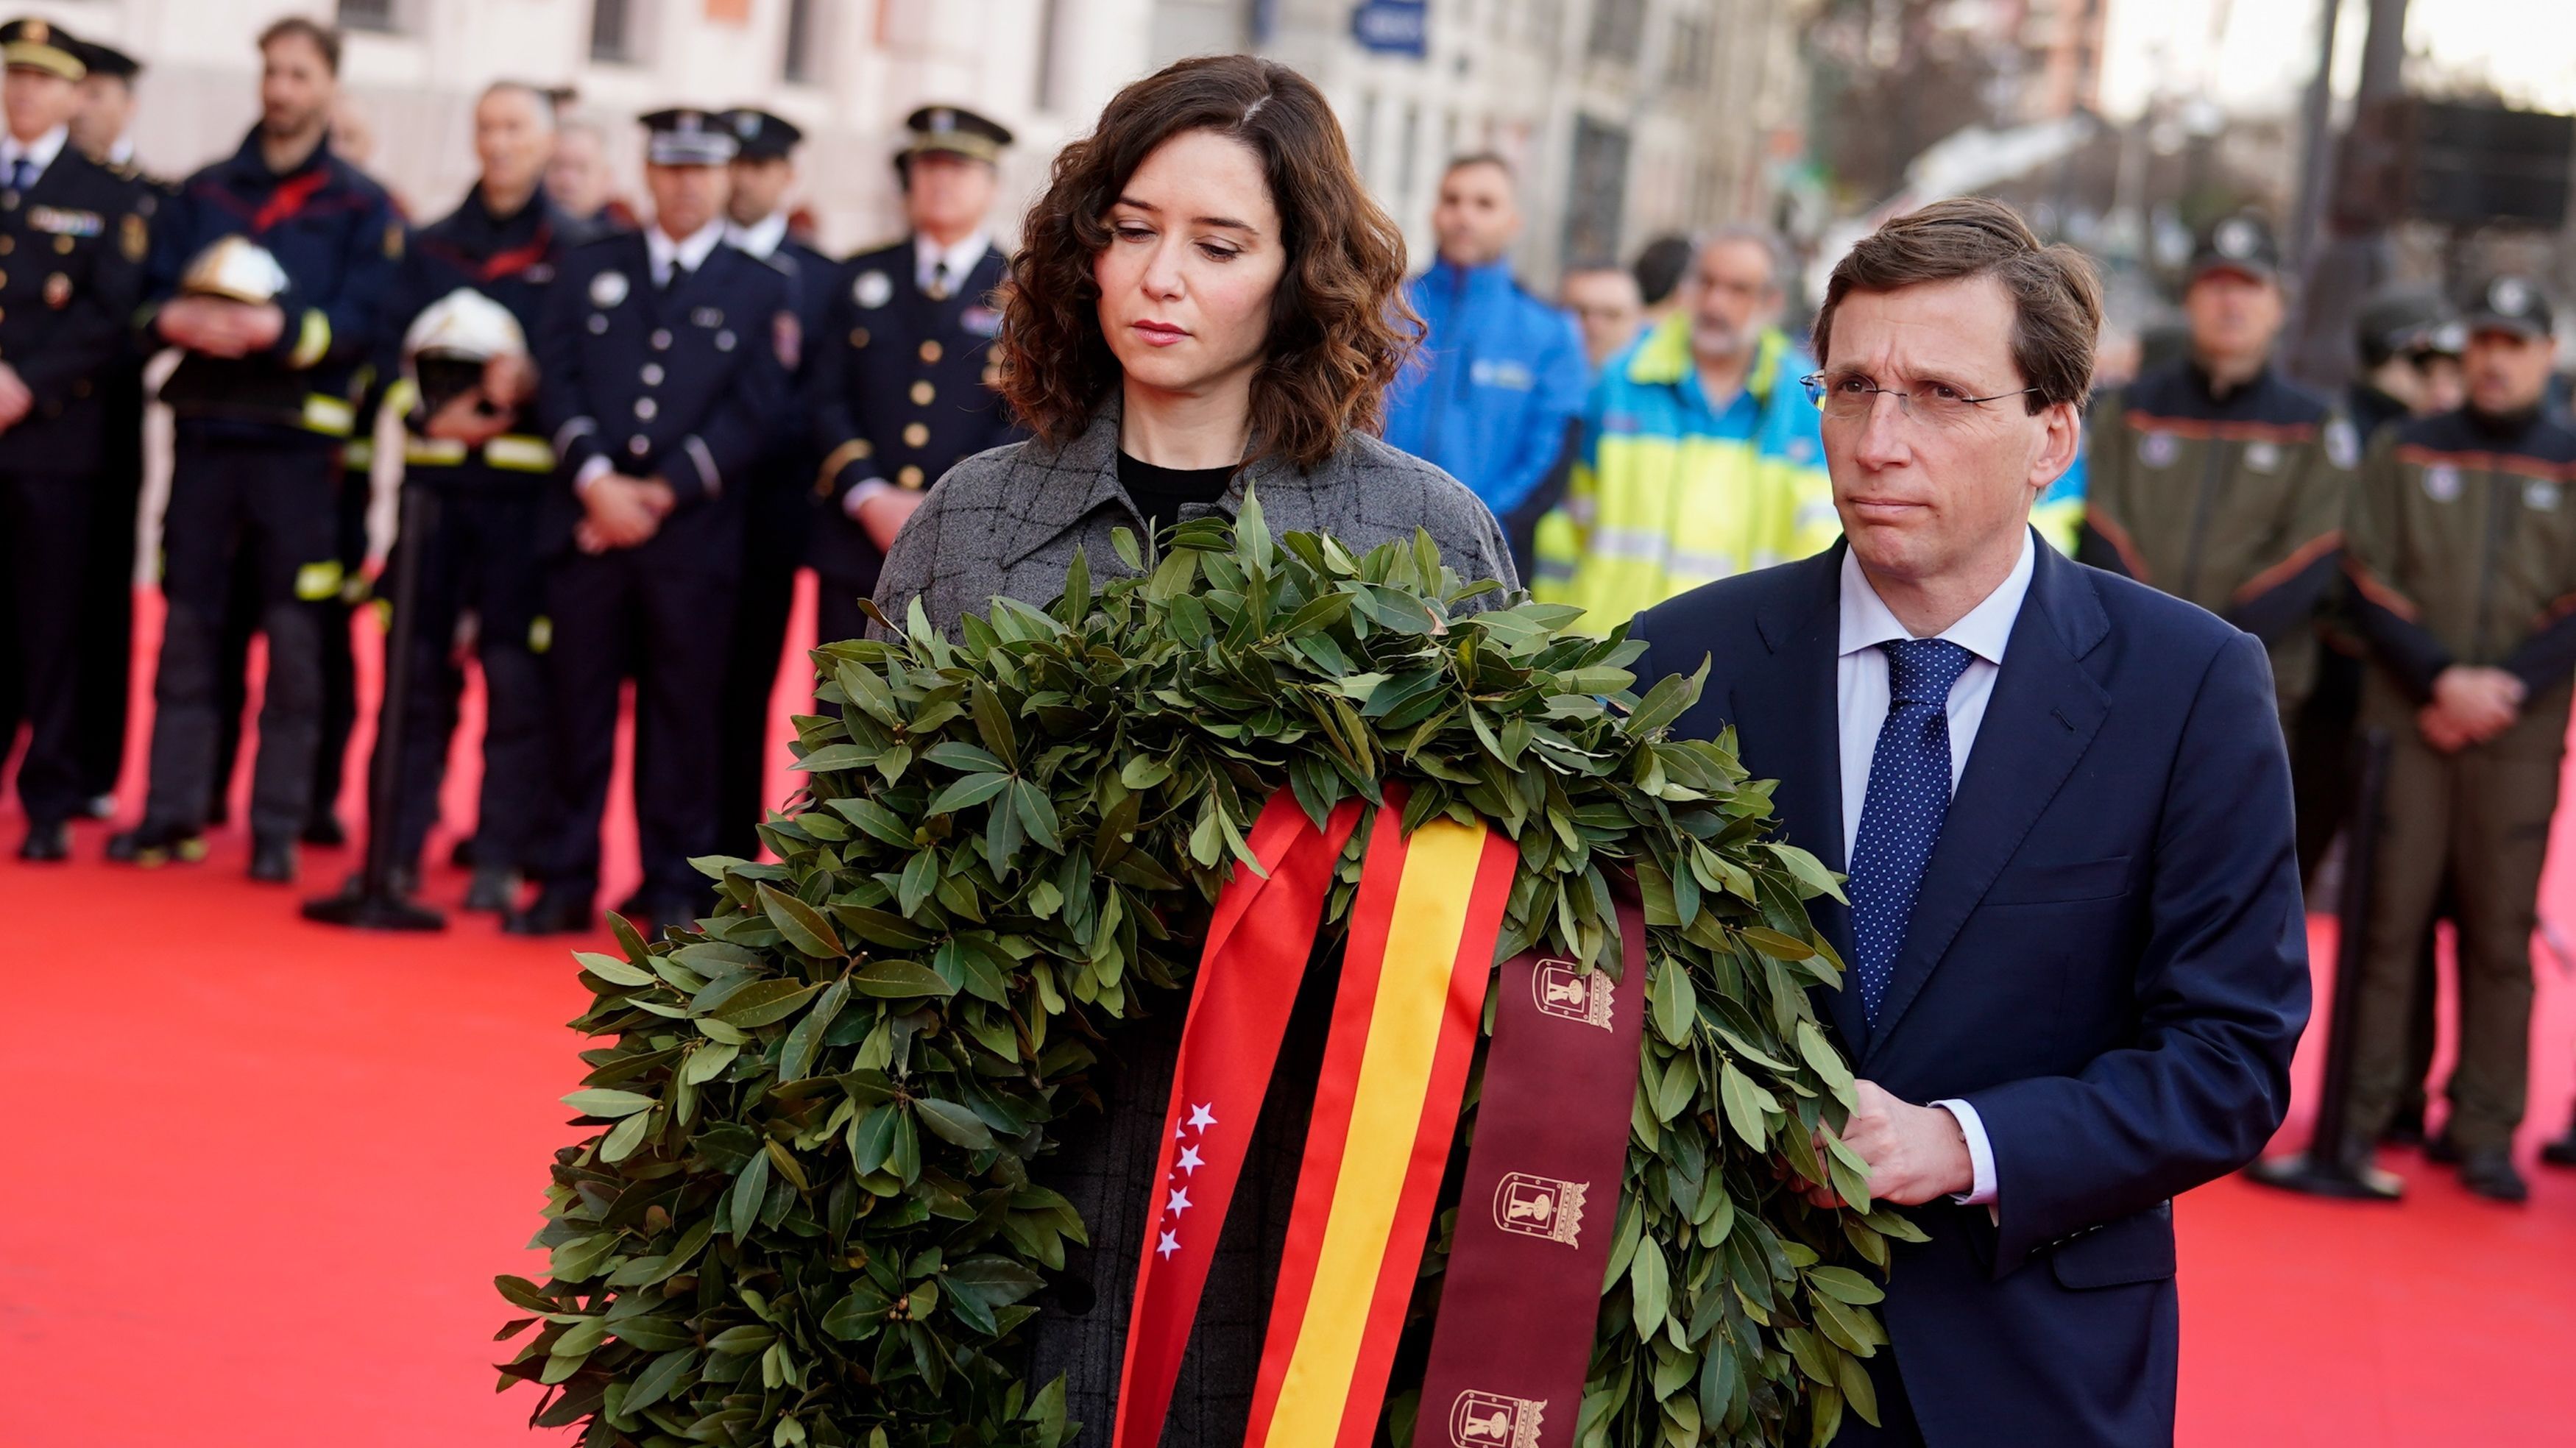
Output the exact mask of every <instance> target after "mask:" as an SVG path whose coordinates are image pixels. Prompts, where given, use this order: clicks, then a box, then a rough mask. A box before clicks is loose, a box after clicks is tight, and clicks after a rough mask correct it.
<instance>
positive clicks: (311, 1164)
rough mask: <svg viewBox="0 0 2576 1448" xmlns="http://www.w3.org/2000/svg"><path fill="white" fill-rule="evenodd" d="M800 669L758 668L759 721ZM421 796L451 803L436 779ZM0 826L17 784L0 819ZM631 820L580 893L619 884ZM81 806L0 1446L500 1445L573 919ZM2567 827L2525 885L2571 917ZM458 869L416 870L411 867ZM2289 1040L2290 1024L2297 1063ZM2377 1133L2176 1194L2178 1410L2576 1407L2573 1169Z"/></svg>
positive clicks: (2434, 1412) (32, 981) (2558, 1437)
mask: <svg viewBox="0 0 2576 1448" xmlns="http://www.w3.org/2000/svg"><path fill="white" fill-rule="evenodd" d="M798 617H799V620H800V624H799V632H800V635H801V634H803V633H805V632H809V631H810V627H811V625H810V622H806V621H807V620H810V618H811V612H810V608H809V607H806V606H803V605H802V604H800V609H799V614H798ZM146 658H147V660H148V655H147V656H146ZM362 667H366V668H369V669H371V667H372V664H371V661H367V662H365V663H362ZM801 697H802V692H801V683H800V682H799V681H798V680H797V679H796V678H795V677H794V676H793V671H791V672H790V673H789V674H785V675H782V690H781V693H780V695H779V696H778V703H779V704H780V705H781V706H782V707H781V710H780V713H781V716H782V720H783V715H784V706H786V705H787V704H789V703H790V702H791V701H793V700H796V699H800V698H801ZM781 728H782V734H783V730H784V725H783V722H782V726H781ZM139 729H140V724H139V721H138V739H139ZM353 757H355V758H358V759H363V758H364V734H363V732H362V735H361V740H360V747H359V752H358V753H357V754H356V755H355V756H353ZM467 757H468V758H469V759H470V755H468V756H467ZM783 759H784V749H783V739H782V746H781V761H782V763H783ZM352 778H353V780H354V779H355V778H356V772H355V771H353V774H352ZM139 782H140V771H139V769H138V770H137V771H136V772H135V775H134V776H133V778H132V779H131V780H130V784H129V788H130V789H132V788H135V787H139ZM619 788H620V790H621V791H622V790H623V788H624V786H623V784H622V783H621V785H620V786H619ZM787 788H788V786H787V781H786V778H785V776H784V774H783V773H782V774H781V776H780V778H779V782H778V787H777V789H776V790H775V791H774V793H776V794H777V795H778V797H781V798H783V797H784V796H785V794H786V792H787ZM353 791H354V785H353ZM449 800H450V809H451V816H452V817H453V818H455V819H458V820H465V819H468V818H470V814H471V810H472V794H471V790H470V787H469V781H468V780H467V779H464V778H459V779H457V780H455V781H453V782H452V783H451V787H450V790H449ZM135 803H136V801H135V800H133V799H131V798H130V799H129V801H128V809H129V813H131V811H132V809H133V808H134V806H135ZM357 806H358V801H357V800H356V799H355V798H354V797H353V798H352V799H350V800H349V801H347V802H346V806H345V807H346V809H347V810H348V813H349V817H350V818H351V819H352V820H353V821H355V820H356V819H357V818H358V817H359V811H358V807H357ZM621 813H622V812H621ZM2570 814H2571V815H2576V812H2570ZM19 828H20V825H19V821H18V819H17V816H16V813H15V808H14V801H13V803H12V805H11V807H10V808H9V810H8V812H7V813H6V814H5V815H0V842H5V844H6V845H7V846H8V847H9V848H11V849H14V848H15V845H16V842H17V837H18V831H19ZM2571 829H2576V819H2571V818H2565V817H2563V818H2562V820H2561V837H2560V840H2559V844H2560V845H2561V846H2568V845H2571V844H2576V840H2571V839H2570V838H2569V837H2568V833H2567V832H2568V831H2569V830H2571ZM625 830H626V826H625V825H624V824H623V823H622V819H621V823H620V825H619V827H618V838H619V840H620V846H619V848H618V850H617V853H616V854H615V856H614V857H613V858H614V859H615V860H616V861H617V862H618V863H617V864H616V865H615V867H614V868H613V869H612V872H611V873H612V876H614V877H615V878H612V879H610V880H609V881H608V882H607V890H608V891H609V892H610V896H611V898H615V894H616V893H617V892H620V891H622V890H624V889H625V888H628V887H630V886H631V884H632V880H633V849H632V843H631V840H627V839H625V838H624V836H625ZM105 834H106V827H104V826H83V827H82V828H81V829H80V831H79V839H78V848H79V850H80V854H81V860H80V862H79V863H77V864H75V865H73V866H71V867H69V868H45V869H38V868H35V867H30V866H24V865H20V864H18V863H16V861H15V860H14V859H9V858H6V857H0V921H5V926H0V929H5V932H6V934H5V942H6V943H5V944H0V1000H5V1001H6V1002H7V1004H8V1006H9V1008H10V1013H11V1015H10V1025H9V1027H8V1029H7V1035H6V1037H5V1041H6V1044H5V1046H0V1095H5V1098H6V1099H7V1100H9V1101H10V1102H11V1103H12V1104H13V1105H14V1106H15V1108H16V1110H15V1112H14V1113H13V1114H14V1116H15V1118H16V1121H15V1125H14V1129H13V1131H12V1132H11V1134H10V1138H9V1146H10V1148H11V1149H10V1150H9V1152H8V1155H7V1158H6V1166H5V1167H0V1385H5V1389H6V1393H5V1406H0V1445H5V1448H281V1445H284V1448H305V1445H317V1448H318V1445H323V1444H332V1445H341V1444H365V1445H370V1448H375V1445H383V1448H412V1445H418V1448H470V1445H481V1444H511V1443H523V1442H528V1441H530V1435H529V1434H528V1433H527V1431H526V1429H525V1428H524V1426H523V1425H524V1423H525V1421H526V1416H527V1413H528V1410H529V1407H530V1404H531V1403H532V1402H533V1398H532V1397H531V1396H529V1395H528V1393H527V1391H526V1390H525V1389H519V1390H515V1391H513V1392H512V1393H510V1394H507V1395H503V1396H495V1395H494V1393H493V1392H492V1382H493V1374H492V1373H491V1372H490V1370H489V1367H488V1364H490V1363H492V1362H494V1361H497V1360H498V1359H499V1357H500V1356H501V1355H502V1349H501V1348H500V1347H499V1345H497V1344H494V1343H493V1342H491V1341H490V1338H491V1334H492V1332H493V1330H494V1329H495V1328H496V1327H498V1326H499V1324H500V1323H501V1322H502V1321H503V1319H504V1318H505V1317H507V1316H508V1315H509V1314H508V1312H507V1310H506V1309H505V1307H504V1305H503V1304H502V1303H501V1302H500V1301H499V1300H498V1299H497V1298H496V1297H495V1296H494V1295H493V1294H492V1292H491V1290H490V1287H489V1282H490V1278H491V1276H492V1274H494V1273H496V1272H505V1271H521V1272H527V1271H535V1270H540V1269H541V1268H542V1259H540V1258H537V1257H536V1256H535V1254H531V1253H527V1252H525V1251H523V1250H522V1246H521V1244H523V1243H524V1242H525V1241H526V1240H527V1239H528V1237H529V1235H530V1234H531V1233H533V1232H534V1231H535V1229H536V1227H537V1225H538V1218H537V1208H538V1205H539V1201H540V1198H541V1197H542V1194H543V1192H544V1188H545V1181H546V1178H545V1168H546V1163H547V1159H548V1154H549V1153H550V1152H551V1150H552V1149H553V1147H554V1146H555V1145H556V1144H557V1143H559V1142H561V1141H563V1140H565V1139H567V1138H568V1137H569V1135H570V1132H569V1131H568V1129H567V1128H566V1127H565V1126H564V1125H563V1122H564V1120H565V1119H566V1117H567V1116H568V1115H569V1112H568V1111H567V1110H566V1109H565V1108H563V1107H561V1106H559V1105H557V1104H555V1100H554V1098H555V1097H556V1096H557V1095H559V1094H561V1093H562V1092H564V1091H567V1090H569V1089H571V1088H572V1086H573V1085H574V1084H575V1081H576V1078H577V1074H578V1071H579V1063H578V1062H576V1061H575V1060H574V1057H573V1052H574V1050H575V1048H576V1045H577V1042H576V1039H575V1038H574V1037H573V1036H572V1035H571V1033H569V1032H567V1031H565V1030H564V1029H563V1028H562V1026H561V1022H563V1021H565V1020H568V1019H570V1018H571V1017H572V1016H573V1015H574V1014H575V1013H576V1012H577V1011H578V1010H579V1008H580V1005H581V993H580V991H579V988H578V987H577V986H576V985H575V984H574V983H573V974H572V970H571V968H570V966H569V964H568V962H567V957H566V950H567V948H568V945H567V943H565V942H545V943H536V944H531V943H526V942H521V941H515V940H511V939H508V938H506V937H503V936H501V935H500V934H499V933H498V932H497V931H496V930H495V929H494V927H493V926H492V924H491V922H490V921H489V920H488V919H487V918H484V917H480V916H469V917H461V918H460V919H458V920H457V922H456V923H455V925H454V926H453V928H451V929H450V930H449V931H448V932H447V933H446V934H444V935H441V936H435V937H429V938H400V937H378V936H358V935H350V934H347V933H344V932H339V931H334V930H331V929H327V928H325V927H321V926H313V925H307V924H304V923H303V922H301V921H300V920H298V919H297V918H296V916H295V911H294V908H293V907H294V903H295V901H296V900H298V899H300V898H301V897H302V895H303V894H305V893H308V892H313V891H319V890H321V889H324V888H326V887H328V886H330V885H332V884H336V883H337V880H338V878H339V875H340V873H341V871H342V870H343V869H344V868H346V867H347V865H348V864H349V863H350V862H351V860H352V859H353V857H354V854H355V852H354V851H346V852H335V851H313V852H309V853H308V854H307V856H306V864H305V873H306V883H305V884H304V886H302V887H300V888H299V889H298V890H295V891H281V890H277V889H274V888H264V887H259V886H254V885H252V884H250V883H248V882H247V881H245V880H244V879H243V878H242V877H241V869H242V863H243V849H244V846H243V842H242V840H241V838H240V835H239V833H238V831H233V832H227V833H226V834H224V835H222V836H219V837H218V841H217V848H216V852H215V856H214V858H213V860H211V861H210V862H209V863H207V864H206V865H204V866H201V867H197V868H193V869H191V868H181V867H173V868H168V869H163V870H159V871H150V872H145V871H136V870H130V869H120V868H115V867H110V866H107V865H104V864H101V863H99V862H98V859H97V855H98V849H99V846H100V844H101V842H102V841H103V840H104V838H105ZM442 838H443V837H442ZM438 853H439V855H440V857H442V858H443V847H441V848H440V849H439V851H438ZM2569 859H2570V854H2569V851H2568V850H2567V849H2565V848H2562V849H2560V850H2559V851H2557V852H2556V853H2555V855H2554V856H2553V864H2552V867H2551V870H2550V876H2549V885H2548V888H2547V891H2546V897H2547V899H2548V900H2549V901H2550V902H2552V905H2553V914H2554V915H2556V916H2557V917H2558V918H2563V919H2568V920H2570V921H2576V877H2571V873H2570V870H2571V867H2570V865H2569V863H2568V862H2569ZM463 883H464V882H463V880H462V878H461V877H460V876H458V875H457V874H456V873H455V872H453V871H449V870H445V869H437V870H433V872H432V876H431V881H430V893H431V895H432V897H433V898H436V899H439V900H442V901H446V902H452V901H453V900H454V899H455V898H456V897H457V895H458V894H459V893H461V891H462V889H463ZM2330 937H2331V931H2320V932H2319V939H2318V941H2317V945H2318V949H2319V954H2320V958H2323V956H2324V955H2325V954H2326V953H2327V952H2328V951H2329V950H2330V947H2331V944H2332V941H2331V938H2330ZM2542 959H2543V961H2544V962H2548V961H2549V959H2550V958H2549V957H2548V956H2547V954H2546V953H2545V952H2544V953H2543V955H2542ZM2322 984H2323V982H2322V978H2321V980H2320V986H2321V988H2322ZM2540 987H2541V994H2540V1012H2539V1014H2540V1019H2539V1023H2538V1024H2537V1026H2536V1027H2535V1030H2534V1036H2533V1041H2534V1050H2533V1064H2534V1072H2533V1074H2534V1082H2533V1098H2532V1099H2533V1102H2534V1108H2533V1121H2532V1125H2531V1127H2530V1128H2529V1130H2528V1131H2527V1132H2526V1137H2527V1138H2529V1139H2537V1138H2538V1137H2540V1136H2543V1135H2546V1134H2549V1133H2551V1132H2554V1131H2556V1130H2557V1129H2558V1128H2559V1127H2561V1126H2563V1125H2564V1124H2565V1121H2566V1111H2567V1105H2568V1099H2569V1093H2570V1089H2571V1080H2570V1056H2571V1045H2576V988H2571V986H2570V984H2569V982H2568V980H2567V979H2566V978H2565V976H2564V975H2562V974H2561V972H2560V970H2559V969H2558V967H2557V966H2556V965H2555V964H2554V963H2547V964H2544V965H2543V967H2542V969H2541V981H2540ZM2313 1044H2314V1041H2313V1039H2312V1041H2311V1045H2313ZM2316 1064H2317V1063H2316V1060H2315V1059H2314V1052H2313V1051H2309V1052H2307V1053H2303V1056H2302V1060H2301V1063H2300V1067H2301V1073H2302V1074H2301V1084H2302V1087H2303V1089H2304V1088H2307V1087H2309V1086H2312V1084H2313V1077H2314V1072H2315V1070H2316ZM2305 1106H2306V1103H2304V1102H2303V1106H2302V1109H2303V1110H2304V1109H2305ZM2304 1129H2305V1128H2304V1126H2303V1124H2301V1123H2298V1122H2294V1123H2293V1124H2292V1126H2291V1128H2290V1130H2289V1131H2288V1132H2287V1133H2285V1138H2287V1139H2290V1140H2297V1139H2299V1138H2300V1137H2301V1135H2302V1134H2303V1133H2304ZM2527 1144H2528V1141H2527V1142H2526V1145H2527ZM2391 1165H2394V1166H2396V1167H2397V1168H2398V1169H2399V1170H2401V1171H2403V1172H2405V1173H2406V1174H2407V1175H2408V1176H2409V1177H2410V1179H2411V1185H2412V1192H2411V1195H2410V1199H2409V1200H2408V1201H2406V1202H2405V1203H2403V1204H2401V1205H2399V1206H2396V1207H2393V1208H2388V1207H2367V1206H2349V1205H2342V1204H2334V1203H2313V1202H2307V1201H2303V1200H2298V1199H2294V1198H2289V1197H2284V1196H2280V1195H2277V1194H2274V1193H2269V1192H2265V1191H2262V1190H2261V1189H2259V1188H2254V1187H2249V1186H2243V1185H2240V1184H2238V1183H2236V1182H2232V1181H2230V1182H2223V1183H2220V1184H2218V1185H2215V1186H2212V1187H2209V1188H2206V1189H2204V1190H2202V1191H2200V1192H2198V1193H2195V1194H2194V1195H2193V1196H2191V1197H2190V1198H2188V1199H2187V1200H2186V1201H2185V1202H2184V1203H2183V1205H2182V1208H2181V1213H2180V1219H2181V1231H2182V1244H2183V1264H2184V1265H2183V1275H2182V1294H2183V1303H2184V1322H2185V1327H2184V1334H2183V1389H2182V1433H2181V1441H2182V1442H2183V1443H2185V1444H2188V1445H2193V1448H2232V1445H2238V1444H2265V1445H2272V1444H2282V1445H2290V1444H2311V1443H2313V1444H2321V1445H2322V1444H2333V1445H2337V1448H2375V1445H2388V1448H2397V1445H2410V1448H2411V1445H2422V1444H2473V1443H2474V1444H2524V1443H2544V1442H2566V1441H2569V1439H2570V1436H2571V1433H2576V1429H2571V1426H2570V1425H2571V1424H2576V1374H2570V1373H2568V1372H2567V1371H2566V1370H2565V1368H2564V1364H2565V1363H2566V1362H2567V1360H2568V1353H2569V1350H2570V1345H2571V1344H2576V1300H2571V1298H2576V1174H2569V1173H2554V1174H2539V1175H2535V1177H2534V1187H2535V1195H2534V1199H2533V1201H2532V1203H2531V1205H2530V1206H2528V1207H2526V1208H2522V1209H2519V1210H2516V1209H2511V1208H2504V1207H2497V1206H2492V1205H2489V1204H2487V1203H2484V1202H2480V1201H2478V1200H2476V1199H2474V1198H2471V1197H2468V1196H2466V1195H2465V1194H2464V1193H2462V1192H2461V1191H2460V1190H2459V1189H2458V1187H2457V1186H2456V1185H2454V1184H2453V1183H2452V1182H2451V1181H2450V1180H2449V1179H2448V1178H2447V1177H2446V1176H2445V1175H2444V1174H2442V1173H2440V1172H2438V1171H2432V1170H2425V1169H2420V1168H2419V1167H2418V1165H2417V1164H2416V1163H2415V1162H2414V1161H2413V1159H2412V1158H2411V1156H2410V1157H2406V1158H2403V1159H2399V1160H2395V1161H2392V1162H2391ZM545 1438H546V1440H548V1441H568V1440H567V1439H565V1438H564V1436H563V1435H558V1434H549V1435H545Z"/></svg>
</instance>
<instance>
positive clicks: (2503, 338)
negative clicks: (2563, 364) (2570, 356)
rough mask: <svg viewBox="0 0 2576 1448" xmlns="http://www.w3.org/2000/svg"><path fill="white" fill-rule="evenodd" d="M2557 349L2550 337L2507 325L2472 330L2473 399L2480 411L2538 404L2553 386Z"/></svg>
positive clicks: (2468, 366) (2467, 361) (2468, 363)
mask: <svg viewBox="0 0 2576 1448" xmlns="http://www.w3.org/2000/svg"><path fill="white" fill-rule="evenodd" d="M2554 350H2555V349H2554V348H2553V347H2552V346H2551V345H2550V339H2549V338H2547V337H2531V336H2525V335H2524V334H2522V333H2521V332H2517V331H2513V330H2511V329H2509V328H2505V327H2481V328H2479V329H2478V330H2477V331H2474V332H2471V333H2470V334H2469V352H2468V356H2467V357H2465V358H2463V359H2462V365H2463V368H2464V370H2465V371H2466V372H2467V374H2468V383H2469V403H2470V405H2471V406H2474V407H2475V408H2477V410H2478V411H2480V412H2484V413H2490V414H2493V415H2497V416H2502V415H2504V414H2507V413H2515V412H2520V411H2522V410H2523V409H2525V408H2528V407H2534V406H2537V405H2538V404H2539V402H2540V398H2541V395H2542V394H2543V393H2544V392H2546V391H2547V390H2548V387H2549V361H2550V355H2551V353H2552V352H2553V351H2554Z"/></svg>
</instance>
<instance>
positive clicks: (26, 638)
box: [0, 471, 94, 825]
mask: <svg viewBox="0 0 2576 1448" xmlns="http://www.w3.org/2000/svg"><path fill="white" fill-rule="evenodd" d="M93 482H94V480H93V479H92V478H90V477H86V476H82V475H78V474H62V473H41V472H17V471H0V539H5V540H7V542H6V549H7V552H6V557H7V559H8V564H9V581H8V586H7V593H6V597H5V599H0V606H5V607H6V608H7V610H8V614H9V623H8V627H7V629H6V632H7V634H8V635H9V638H10V641H11V646H10V649H9V657H10V660H11V661H12V663H13V665H14V668H13V670H12V676H13V678H14V679H15V681H16V684H15V701H16V707H17V711H18V713H19V714H20V715H21V716H22V717H24V718H25V719H26V721H27V724H28V731H27V753H26V757H25V758H23V759H21V760H20V761H19V762H18V801H19V803H20V804H22V805H24V806H25V807H26V811H27V819H28V821H29V822H30V823H31V824H38V825H49V824H56V823H59V822H61V821H63V820H66V819H69V818H70V817H71V816H72V815H73V814H74V813H76V812H77V811H78V810H79V809H80V808H81V804H82V802H83V801H84V800H86V799H87V798H88V796H87V794H86V793H85V792H84V791H83V790H82V788H81V767H80V765H81V761H80V610H81V604H82V601H83V598H84V592H83V589H82V586H81V584H82V569H83V567H84V566H85V565H86V564H87V562H88V533H89V526H90V511H91V501H92V500H91V493H92V485H93ZM6 747H7V745H6V736H5V735H0V753H5V751H6Z"/></svg>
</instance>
